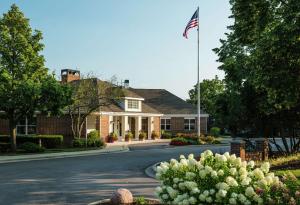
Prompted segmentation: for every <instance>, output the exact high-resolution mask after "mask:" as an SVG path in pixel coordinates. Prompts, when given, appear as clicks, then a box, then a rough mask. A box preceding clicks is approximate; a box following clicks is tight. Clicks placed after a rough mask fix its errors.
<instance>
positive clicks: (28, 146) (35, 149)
mask: <svg viewBox="0 0 300 205" xmlns="http://www.w3.org/2000/svg"><path fill="white" fill-rule="evenodd" d="M20 149H22V150H24V152H27V153H39V152H44V151H45V148H44V147H40V146H39V145H37V144H35V143H32V142H25V143H24V144H22V145H21V146H20Z"/></svg>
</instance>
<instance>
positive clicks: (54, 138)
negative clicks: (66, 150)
mask: <svg viewBox="0 0 300 205" xmlns="http://www.w3.org/2000/svg"><path fill="white" fill-rule="evenodd" d="M9 139H10V137H9V136H3V135H2V136H0V142H7V143H9V141H10V140H9ZM40 139H41V143H42V145H43V146H44V147H45V148H56V147H60V146H61V145H62V143H63V139H64V138H63V136H62V135H18V136H17V145H22V144H24V143H25V142H31V143H35V144H39V140H40Z"/></svg>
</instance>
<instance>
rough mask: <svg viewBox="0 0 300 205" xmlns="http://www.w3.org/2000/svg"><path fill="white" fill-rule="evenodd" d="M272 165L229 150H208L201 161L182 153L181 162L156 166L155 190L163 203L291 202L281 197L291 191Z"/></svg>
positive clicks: (202, 155)
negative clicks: (231, 152) (216, 152)
mask: <svg viewBox="0 0 300 205" xmlns="http://www.w3.org/2000/svg"><path fill="white" fill-rule="evenodd" d="M269 168H270V164H269V163H267V162H266V163H263V164H262V165H261V166H260V167H255V163H254V162H253V161H250V162H248V163H247V162H246V161H242V160H241V158H239V157H238V158H237V157H236V156H235V155H229V153H228V152H227V153H225V154H224V155H220V154H215V155H213V153H212V152H211V151H209V150H207V151H205V152H204V153H202V154H201V158H200V160H199V161H197V160H196V159H194V156H193V155H192V154H191V155H189V157H188V159H186V158H185V157H184V156H180V161H179V162H178V161H177V160H175V159H171V161H170V162H169V163H168V162H163V163H161V164H160V166H158V167H157V173H156V178H157V179H158V180H159V181H160V182H161V184H162V185H161V186H159V187H157V188H156V194H157V196H158V197H159V198H160V200H161V201H162V203H164V204H269V203H270V202H271V201H272V203H270V204H288V203H285V202H282V199H281V198H282V196H283V195H284V194H286V193H289V191H282V190H281V189H280V188H279V187H282V188H283V189H284V188H285V189H286V187H285V185H284V184H283V183H282V182H281V181H280V180H279V178H278V177H277V176H275V175H274V173H270V172H269ZM297 193H298V192H297ZM299 194H300V193H299ZM294 195H296V192H294ZM292 198H293V197H289V198H288V200H291V199H292ZM293 200H295V198H293ZM294 204H296V203H294Z"/></svg>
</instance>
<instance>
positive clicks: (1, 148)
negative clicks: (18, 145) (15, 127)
mask: <svg viewBox="0 0 300 205" xmlns="http://www.w3.org/2000/svg"><path fill="white" fill-rule="evenodd" d="M10 148H11V147H10V143H7V142H0V152H9V151H10Z"/></svg>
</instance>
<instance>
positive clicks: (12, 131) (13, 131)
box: [9, 118, 17, 152]
mask: <svg viewBox="0 0 300 205" xmlns="http://www.w3.org/2000/svg"><path fill="white" fill-rule="evenodd" d="M9 135H10V142H11V151H12V152H16V151H17V126H16V123H15V121H14V119H13V118H10V119H9Z"/></svg>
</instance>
